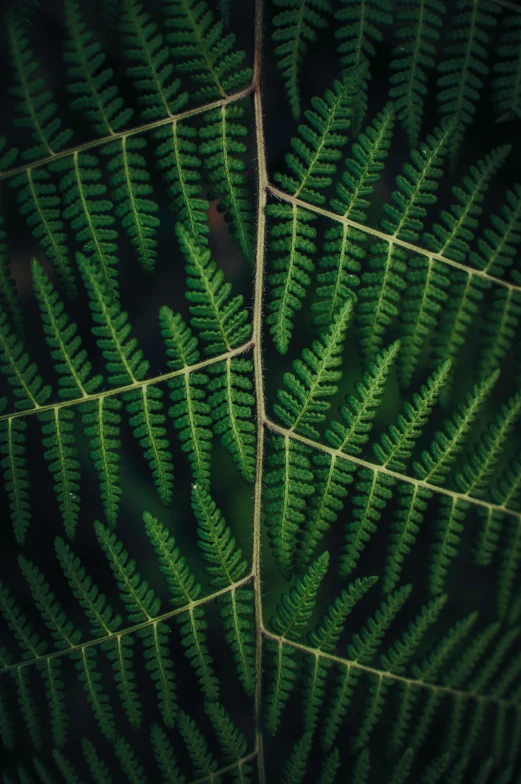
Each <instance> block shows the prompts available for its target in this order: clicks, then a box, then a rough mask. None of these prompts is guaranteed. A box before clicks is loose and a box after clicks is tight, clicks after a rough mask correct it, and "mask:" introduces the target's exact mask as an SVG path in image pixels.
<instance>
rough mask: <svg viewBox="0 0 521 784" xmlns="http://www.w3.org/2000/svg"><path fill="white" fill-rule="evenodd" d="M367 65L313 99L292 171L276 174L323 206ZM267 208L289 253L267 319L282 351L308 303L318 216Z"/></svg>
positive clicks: (277, 269) (289, 160)
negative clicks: (299, 312)
mask: <svg viewBox="0 0 521 784" xmlns="http://www.w3.org/2000/svg"><path fill="white" fill-rule="evenodd" d="M362 70H363V69H359V70H355V71H354V72H353V73H350V74H348V75H347V76H346V77H345V78H344V79H343V80H342V81H335V82H334V84H333V89H332V90H326V92H325V95H324V99H320V98H314V99H313V100H312V106H313V109H314V111H311V110H307V111H306V113H305V117H306V120H307V121H308V125H301V126H300V127H299V133H300V137H294V138H293V139H292V140H291V146H292V148H293V150H294V152H292V153H288V154H287V155H286V165H287V167H288V169H289V170H290V172H291V174H279V173H277V174H275V180H276V181H278V182H279V183H280V184H281V185H282V187H283V189H284V190H285V192H287V193H289V194H290V195H291V196H294V197H295V198H301V199H306V200H307V201H309V202H311V203H312V204H317V205H320V204H323V203H324V202H325V196H324V195H323V194H322V193H321V191H323V190H324V189H325V188H327V187H328V186H329V185H330V184H331V182H332V179H331V175H333V174H334V173H335V172H336V168H337V165H336V161H337V160H338V159H339V158H340V157H341V148H342V147H343V146H344V145H345V144H346V142H347V136H346V131H347V130H348V128H349V126H350V124H351V123H350V116H351V108H350V106H351V102H352V99H353V96H354V95H355V94H356V92H357V90H358V89H359V86H360V78H361V77H360V74H361V73H362ZM267 213H268V215H271V216H272V217H274V218H278V219H279V221H278V222H276V223H275V224H274V226H273V228H272V229H271V236H272V239H273V243H272V248H273V250H274V251H283V252H284V253H285V255H284V256H281V257H279V258H277V259H275V260H274V262H273V264H272V274H271V275H270V277H269V282H270V283H271V284H272V286H273V289H272V296H271V301H270V303H269V311H270V315H269V316H268V318H267V323H268V324H270V326H271V334H272V336H273V339H274V341H275V345H276V346H277V348H278V350H279V351H280V353H281V354H285V353H286V352H287V350H288V345H289V340H290V337H291V332H292V327H293V324H292V322H293V318H294V315H295V312H296V311H297V310H300V308H301V307H302V302H301V300H302V299H303V298H304V296H305V293H306V288H307V286H308V285H309V282H310V277H309V274H308V273H310V272H312V271H313V269H314V264H313V262H312V261H311V259H310V258H309V256H308V255H306V251H307V252H308V253H310V254H312V253H314V251H315V246H314V244H313V243H312V242H311V239H312V238H314V236H315V230H314V229H313V228H312V227H311V226H309V225H308V224H309V223H310V222H311V220H313V215H312V214H310V213H307V212H304V211H303V210H302V209H300V208H299V207H297V205H296V204H292V205H284V206H283V207H279V206H276V205H271V206H269V207H268V209H267ZM301 251H304V252H303V253H301Z"/></svg>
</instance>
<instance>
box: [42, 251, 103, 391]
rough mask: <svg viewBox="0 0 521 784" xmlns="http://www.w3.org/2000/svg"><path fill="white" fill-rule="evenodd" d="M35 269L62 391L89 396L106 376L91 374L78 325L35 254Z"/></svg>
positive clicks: (45, 328) (47, 338)
mask: <svg viewBox="0 0 521 784" xmlns="http://www.w3.org/2000/svg"><path fill="white" fill-rule="evenodd" d="M31 272H32V278H33V286H34V293H35V296H36V299H37V300H38V304H39V306H40V312H41V316H42V323H43V331H44V333H45V338H46V342H47V344H48V346H49V348H50V349H51V355H52V358H53V359H54V361H55V369H56V373H57V374H58V376H59V380H60V389H59V392H58V394H59V396H60V397H61V398H63V399H64V400H71V399H75V398H78V397H87V396H88V395H91V394H92V393H93V392H96V391H97V390H98V389H99V386H100V384H101V382H102V378H101V376H100V375H97V376H94V377H91V378H89V376H90V375H91V370H92V365H91V363H90V362H89V361H88V359H87V352H86V351H85V349H83V348H82V347H81V338H80V337H79V335H78V334H77V332H78V327H77V326H76V324H75V323H74V322H69V318H68V316H67V314H66V313H65V310H64V306H63V303H62V302H60V300H59V298H58V294H57V292H56V291H55V289H54V287H53V285H52V283H51V282H50V280H49V278H48V276H47V275H46V273H45V272H44V270H43V269H42V267H41V266H40V265H39V264H38V262H37V261H36V259H34V258H33V259H32V262H31Z"/></svg>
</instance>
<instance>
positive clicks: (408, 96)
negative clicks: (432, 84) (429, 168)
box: [389, 0, 446, 148]
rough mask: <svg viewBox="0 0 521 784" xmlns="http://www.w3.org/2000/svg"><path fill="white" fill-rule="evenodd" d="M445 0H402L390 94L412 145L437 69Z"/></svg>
mask: <svg viewBox="0 0 521 784" xmlns="http://www.w3.org/2000/svg"><path fill="white" fill-rule="evenodd" d="M445 10H446V8H445V5H444V3H443V2H441V0H421V2H420V3H419V4H418V6H417V7H416V8H415V7H414V6H411V3H410V2H409V0H400V3H399V5H398V10H397V13H396V20H397V21H398V22H400V23H401V26H400V27H398V29H397V31H396V34H395V37H396V40H397V46H396V49H395V50H394V52H393V60H392V61H391V65H390V68H391V70H392V71H394V73H393V74H392V75H391V77H390V79H389V82H390V84H391V85H392V87H391V89H390V90H389V97H390V98H392V99H393V100H394V101H395V106H396V111H397V117H398V119H399V120H400V122H401V123H402V125H403V127H404V128H405V130H406V131H407V135H408V137H409V144H410V146H411V147H412V148H415V147H416V145H417V144H418V140H419V136H420V129H421V123H422V117H423V101H424V97H425V96H426V95H427V78H428V72H429V71H430V70H432V69H433V68H434V65H435V59H434V56H435V54H436V45H437V43H438V41H439V38H440V33H439V28H440V27H441V24H442V19H443V15H444V13H445Z"/></svg>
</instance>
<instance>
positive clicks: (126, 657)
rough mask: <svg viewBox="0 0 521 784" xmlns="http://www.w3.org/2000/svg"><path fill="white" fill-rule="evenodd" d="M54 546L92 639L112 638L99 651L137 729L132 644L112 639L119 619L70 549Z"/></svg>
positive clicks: (129, 640)
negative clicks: (88, 626)
mask: <svg viewBox="0 0 521 784" xmlns="http://www.w3.org/2000/svg"><path fill="white" fill-rule="evenodd" d="M54 546H55V549H56V554H57V556H58V559H59V561H60V565H61V567H62V569H63V572H64V574H65V577H66V579H67V581H68V583H69V585H70V587H71V589H72V591H73V593H74V595H75V597H76V598H77V599H78V601H79V603H80V605H81V607H82V609H83V611H84V612H85V615H86V616H87V618H88V619H89V622H90V626H91V629H92V632H93V634H94V635H95V637H107V638H114V639H110V640H107V642H106V643H103V645H102V647H103V649H104V650H105V651H106V652H107V655H108V658H109V660H110V661H111V662H112V667H113V671H114V679H115V681H116V684H117V687H118V691H119V694H120V697H121V701H122V704H123V707H124V709H125V713H126V714H127V717H128V720H129V722H130V725H131V726H132V727H139V726H140V724H141V713H142V709H141V704H140V701H139V697H138V694H137V688H136V683H135V677H134V670H133V666H134V664H133V651H132V648H133V645H132V643H133V640H132V638H131V637H129V636H117V635H116V633H117V630H118V629H119V628H120V627H121V623H122V618H121V616H120V615H114V613H113V611H112V608H111V607H110V605H108V604H107V600H106V597H105V596H104V595H103V594H102V593H101V592H100V590H99V588H98V587H97V586H96V585H95V584H94V583H93V581H92V579H91V578H90V577H89V575H88V574H87V572H86V570H85V568H84V567H83V566H82V564H81V561H80V559H79V558H78V557H77V556H76V555H74V553H73V552H72V550H71V548H70V546H69V545H68V544H66V543H65V542H64V541H63V539H61V538H60V537H56V539H55V542H54Z"/></svg>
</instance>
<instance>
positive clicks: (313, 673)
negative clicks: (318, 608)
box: [302, 577, 378, 730]
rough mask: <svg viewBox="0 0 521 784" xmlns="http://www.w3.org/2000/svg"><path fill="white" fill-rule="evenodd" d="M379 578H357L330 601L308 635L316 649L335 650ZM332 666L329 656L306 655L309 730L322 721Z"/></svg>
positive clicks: (304, 693) (304, 691) (306, 721)
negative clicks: (322, 710) (321, 713)
mask: <svg viewBox="0 0 521 784" xmlns="http://www.w3.org/2000/svg"><path fill="white" fill-rule="evenodd" d="M377 580H378V578H377V577H363V578H362V579H358V580H355V581H354V582H352V583H349V585H348V586H347V588H345V589H343V590H342V591H341V593H340V594H339V595H338V596H337V597H336V599H334V600H333V601H332V602H331V603H330V604H329V606H328V608H327V609H326V611H325V613H323V615H322V618H321V620H320V621H319V623H318V624H317V626H316V627H315V630H314V631H313V632H310V633H309V634H308V639H309V644H310V646H311V647H312V648H313V649H314V650H316V651H325V652H326V653H334V651H335V648H336V645H337V643H338V639H339V637H340V635H341V634H342V631H343V629H344V626H345V623H346V620H347V617H348V615H349V614H350V613H351V611H352V610H353V608H354V607H355V605H356V604H357V603H358V602H359V601H360V599H361V598H362V597H363V596H364V594H365V593H366V592H367V591H368V590H369V589H370V588H371V587H372V586H373V585H374V584H375V583H376V582H377ZM332 666H333V662H332V661H331V659H326V658H325V657H321V656H306V657H305V659H304V684H305V685H304V686H303V689H302V702H303V708H304V726H305V728H306V730H314V729H315V727H316V725H317V723H318V719H319V712H320V709H321V706H322V704H323V702H324V699H325V697H326V679H327V675H328V673H329V670H330V669H331V667H332Z"/></svg>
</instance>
